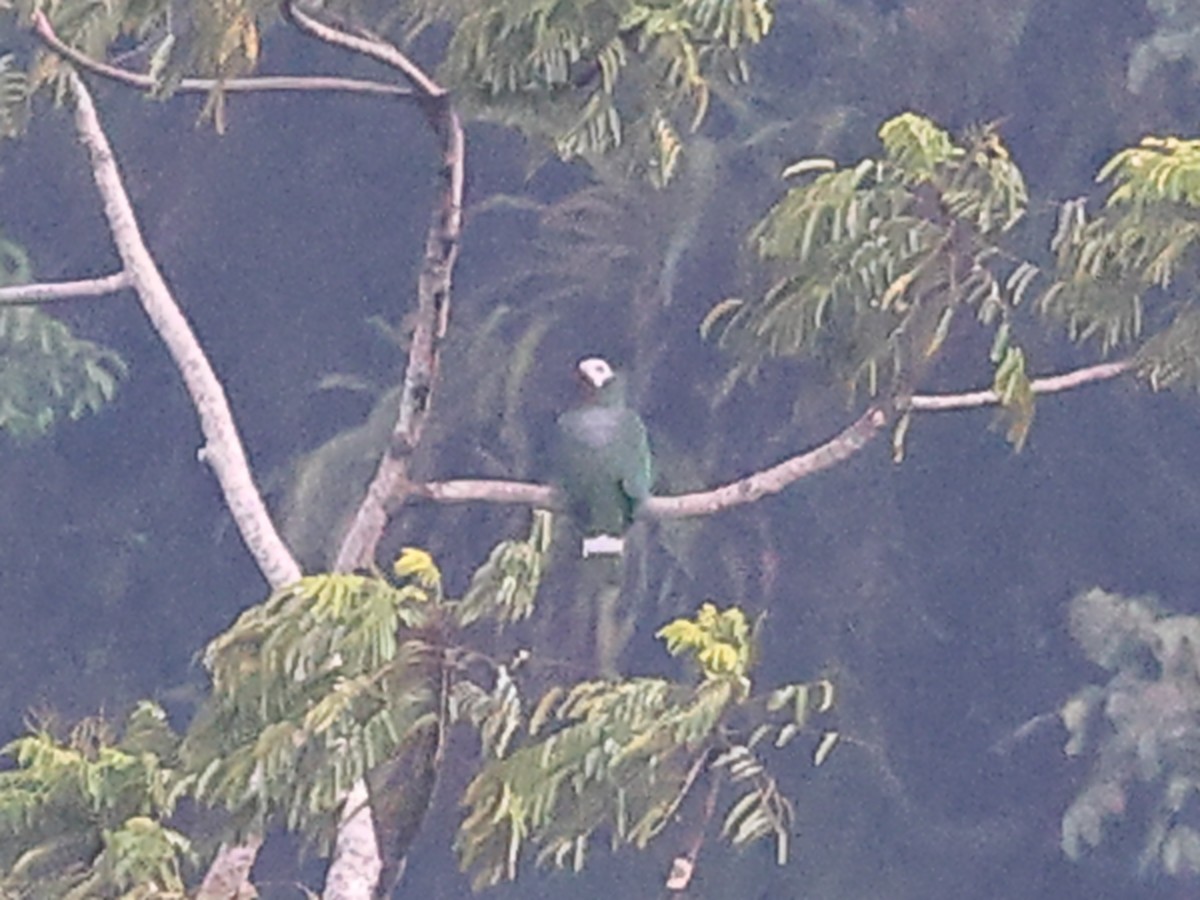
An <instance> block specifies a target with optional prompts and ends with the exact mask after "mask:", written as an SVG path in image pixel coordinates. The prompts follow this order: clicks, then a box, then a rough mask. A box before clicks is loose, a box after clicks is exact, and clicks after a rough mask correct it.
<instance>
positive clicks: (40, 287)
mask: <svg viewBox="0 0 1200 900" xmlns="http://www.w3.org/2000/svg"><path fill="white" fill-rule="evenodd" d="M132 286H133V279H132V278H131V277H130V276H129V274H128V273H126V272H117V273H116V274H114V275H105V276H104V277H103V278H85V279H82V280H80V281H41V282H38V283H37V284H18V285H14V286H12V287H6V288H0V306H9V305H11V306H27V305H30V304H33V303H56V302H58V301H60V300H78V299H79V298H81V297H100V296H103V295H104V294H113V293H116V292H117V291H121V290H124V289H125V288H127V287H132Z"/></svg>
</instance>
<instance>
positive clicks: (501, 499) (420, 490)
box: [413, 478, 562, 509]
mask: <svg viewBox="0 0 1200 900" xmlns="http://www.w3.org/2000/svg"><path fill="white" fill-rule="evenodd" d="M413 492H414V493H415V494H416V495H418V496H421V497H427V498H428V499H430V500H434V501H436V502H438V503H467V502H469V501H471V500H486V501H487V502H488V503H521V504H526V505H528V506H537V507H540V508H541V509H556V508H558V507H559V506H561V505H562V504H561V503H560V501H559V499H558V497H557V492H556V491H555V489H554V488H552V487H549V486H547V485H544V484H531V483H529V482H524V481H500V480H495V479H482V478H479V479H462V480H456V481H428V482H425V483H424V484H418V485H413Z"/></svg>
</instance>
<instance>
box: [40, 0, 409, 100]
mask: <svg viewBox="0 0 1200 900" xmlns="http://www.w3.org/2000/svg"><path fill="white" fill-rule="evenodd" d="M33 30H34V32H35V33H36V34H37V36H38V37H39V38H40V39H41V40H42V42H43V43H44V44H45V45H46V46H47V47H49V48H50V49H51V50H53V51H54V52H55V53H58V54H59V55H60V56H64V57H66V58H67V59H69V60H70V61H71V62H73V63H75V65H77V66H79V68H81V69H84V70H86V71H88V72H93V73H95V74H96V75H99V76H101V77H103V78H108V79H110V80H112V81H116V82H119V83H121V84H125V85H128V86H129V87H135V88H138V89H139V90H147V91H149V90H154V88H156V87H158V84H157V82H156V81H155V80H154V79H153V78H151V77H150V76H149V75H142V74H140V73H138V72H130V71H129V70H128V69H121V68H118V67H117V66H112V65H109V64H108V63H104V62H100V61H99V60H96V59H92V58H91V57H90V56H87V55H86V54H84V53H81V52H79V51H78V50H76V49H75V48H74V47H71V46H70V45H68V44H66V43H64V42H63V40H62V38H60V37H59V36H58V35H57V34H55V32H54V29H53V27H52V26H51V25H50V20H49V19H47V18H46V15H45V14H44V13H43V12H41V10H37V11H35V12H34V14H33ZM218 89H219V90H221V91H223V92H225V93H227V94H248V93H260V92H279V91H303V92H308V93H339V94H362V95H367V96H374V97H403V98H405V99H407V100H411V99H413V96H414V95H413V92H412V91H411V90H410V89H408V88H402V87H399V86H398V85H394V84H383V83H382V82H378V81H361V80H359V79H357V78H338V77H334V76H325V75H306V76H296V75H262V76H257V77H253V78H226V79H223V80H222V79H217V78H184V79H182V80H181V81H180V82H179V84H178V85H177V86H176V87H175V91H176V92H177V93H182V94H207V93H209V92H210V91H213V90H218Z"/></svg>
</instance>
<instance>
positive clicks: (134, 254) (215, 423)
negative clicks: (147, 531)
mask: <svg viewBox="0 0 1200 900" xmlns="http://www.w3.org/2000/svg"><path fill="white" fill-rule="evenodd" d="M70 87H71V93H72V94H73V95H74V98H75V128H76V130H77V131H78V132H79V137H80V140H81V141H82V142H83V145H84V146H85V147H86V148H87V151H88V156H89V157H90V159H91V163H92V175H93V177H94V178H95V181H96V187H97V188H98V189H99V191H100V196H101V198H102V199H103V201H104V215H105V218H106V219H107V220H108V227H109V229H110V230H111V232H112V236H113V242H114V243H115V244H116V247H117V253H118V254H119V255H120V257H121V262H122V264H123V265H124V270H125V272H127V273H128V274H129V278H130V280H131V283H132V287H133V289H134V290H135V291H136V292H137V295H138V299H139V300H140V301H141V303H142V308H143V309H144V310H145V312H146V316H147V317H148V318H149V319H150V324H151V325H153V326H154V330H155V331H157V332H158V335H159V337H160V338H162V340H163V343H164V344H166V345H167V350H168V351H169V352H170V354H171V357H172V358H173V359H174V360H175V365H176V367H177V368H178V369H179V373H180V374H181V375H182V376H183V381H184V385H185V386H186V387H187V390H188V394H189V395H190V396H191V398H192V403H193V404H194V405H195V407H196V413H197V415H198V416H199V417H200V427H201V429H202V431H203V432H204V439H205V444H204V447H203V448H201V450H200V456H201V458H202V459H203V460H204V461H205V462H207V463H208V464H209V465H210V466H212V469H213V473H214V474H215V475H216V477H217V481H218V482H219V483H220V486H221V490H222V493H223V494H224V497H225V504H226V506H227V507H228V508H229V512H230V514H231V515H232V516H233V520H234V522H235V523H236V524H237V526H238V530H239V531H240V532H241V535H242V540H244V541H245V543H246V547H247V548H248V549H249V550H250V553H251V554H252V555H253V556H254V560H255V562H256V563H257V564H258V568H259V571H260V572H262V574H263V577H264V578H266V580H267V581H268V582H269V583H270V585H271V587H273V588H278V587H282V586H283V585H286V584H291V583H292V582H294V581H296V580H297V579H298V578H299V577H300V567H299V566H298V565H297V564H296V561H295V560H294V559H293V558H292V554H291V553H290V552H288V549H287V547H285V546H284V544H283V541H282V540H281V539H280V537H279V534H278V533H277V532H276V530H275V525H274V524H273V523H272V522H271V518H270V516H269V515H267V508H266V506H265V505H264V504H263V501H262V496H261V495H260V494H259V492H258V488H257V487H255V485H254V479H253V477H252V476H251V475H250V464H249V462H248V461H247V459H246V452H245V450H244V449H243V448H242V441H241V438H240V437H239V436H238V432H237V426H236V425H235V424H234V421H233V413H232V412H231V411H230V409H229V401H228V399H226V397H225V390H224V389H223V388H222V387H221V382H220V381H218V380H217V376H216V373H215V372H214V371H213V368H212V366H211V365H210V364H209V362H208V358H207V357H206V356H205V355H204V350H203V348H201V346H200V343H199V341H197V340H196V335H195V334H194V333H193V332H192V329H191V326H190V325H189V324H188V321H187V319H186V318H185V317H184V315H183V313H182V312H181V311H180V309H179V307H178V305H177V304H176V303H175V299H174V297H172V296H171V292H170V289H169V288H168V287H167V284H166V282H165V281H164V280H163V277H162V274H161V273H160V272H159V271H158V266H157V265H155V263H154V258H153V257H152V256H151V255H150V251H149V250H148V249H147V248H146V244H145V242H144V241H143V240H142V235H141V230H140V229H139V227H138V223H137V219H136V217H135V216H134V214H133V207H132V206H131V205H130V203H129V196H128V194H126V192H125V187H124V185H123V184H122V183H121V174H120V172H119V171H118V169H117V162H116V159H115V158H114V156H113V151H112V147H111V146H109V143H108V138H107V137H105V135H104V131H103V130H102V129H101V127H100V120H99V119H98V118H97V116H96V108H95V106H94V105H93V103H92V98H91V95H90V94H89V93H88V90H87V87H86V86H85V85H84V83H83V80H82V79H81V78H80V77H79V76H78V75H77V74H76V73H74V72H72V73H71V77H70Z"/></svg>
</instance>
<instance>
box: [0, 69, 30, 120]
mask: <svg viewBox="0 0 1200 900" xmlns="http://www.w3.org/2000/svg"><path fill="white" fill-rule="evenodd" d="M28 119H29V82H28V78H27V77H26V75H25V73H24V72H22V71H20V70H19V69H16V68H15V62H14V57H13V55H12V54H11V53H6V54H4V55H3V56H0V140H2V139H4V138H11V137H17V136H18V135H20V134H22V133H23V132H24V131H25V124H26V122H27V121H28Z"/></svg>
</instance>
